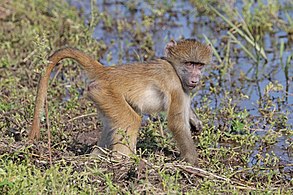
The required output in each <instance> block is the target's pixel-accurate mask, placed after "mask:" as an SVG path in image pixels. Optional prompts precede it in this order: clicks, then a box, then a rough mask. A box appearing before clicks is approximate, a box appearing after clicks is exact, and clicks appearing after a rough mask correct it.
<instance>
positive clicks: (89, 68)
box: [28, 47, 103, 140]
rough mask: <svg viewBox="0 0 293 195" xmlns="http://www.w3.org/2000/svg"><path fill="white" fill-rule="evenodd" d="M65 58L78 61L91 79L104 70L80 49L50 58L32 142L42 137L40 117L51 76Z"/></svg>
mask: <svg viewBox="0 0 293 195" xmlns="http://www.w3.org/2000/svg"><path fill="white" fill-rule="evenodd" d="M65 58H71V59H74V60H76V61H77V62H78V63H79V64H80V65H81V66H82V67H83V68H84V69H85V71H86V73H87V74H88V77H89V78H90V79H91V78H94V77H95V75H96V73H97V72H99V71H102V69H103V65H102V64H100V63H99V62H98V61H96V60H94V59H93V58H91V57H90V56H88V55H86V54H84V53H83V52H81V51H79V50H78V49H74V48H69V47H67V48H63V49H60V50H57V51H56V52H55V53H54V54H53V55H51V56H50V57H49V65H48V66H47V68H46V70H45V72H44V73H43V75H42V77H41V79H40V81H39V85H38V92H37V98H36V103H35V111H34V119H33V124H32V128H31V131H30V132H29V135H28V136H29V139H31V140H34V139H35V138H37V139H38V138H39V137H40V115H41V112H42V111H43V108H44V104H45V99H46V98H47V90H48V82H49V79H50V74H51V72H52V70H53V68H54V67H55V66H56V64H57V63H58V62H59V61H61V60H63V59H65Z"/></svg>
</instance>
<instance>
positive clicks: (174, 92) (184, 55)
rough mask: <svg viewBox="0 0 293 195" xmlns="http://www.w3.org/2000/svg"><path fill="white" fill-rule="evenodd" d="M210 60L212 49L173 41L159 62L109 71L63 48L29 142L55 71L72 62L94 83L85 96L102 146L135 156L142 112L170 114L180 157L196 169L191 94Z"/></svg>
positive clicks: (35, 132) (34, 134) (40, 103)
mask: <svg viewBox="0 0 293 195" xmlns="http://www.w3.org/2000/svg"><path fill="white" fill-rule="evenodd" d="M211 56H212V50H211V47H210V46H209V45H204V44H202V43H200V42H198V41H196V40H194V39H186V40H181V41H178V43H177V42H175V41H170V42H169V43H168V44H167V46H166V49H165V57H163V58H161V59H156V60H153V61H150V62H145V63H139V62H137V63H133V64H124V65H119V66H111V67H105V66H103V65H102V64H100V63H99V62H98V61H95V60H94V59H92V58H91V57H89V56H88V55H86V54H84V53H82V52H81V51H79V50H77V49H73V48H64V49H60V50H58V51H56V52H55V53H54V54H53V55H52V56H51V57H50V58H49V61H50V63H49V65H48V67H47V68H46V71H45V73H44V74H43V75H42V77H41V80H40V83H39V86H38V94H37V99H36V105H35V113H34V120H33V124H32V129H31V131H30V133H29V138H30V139H35V138H39V137H40V114H41V112H42V109H43V107H44V102H45V99H46V96H47V88H48V80H49V77H50V74H51V71H52V69H53V68H54V67H55V65H56V64H57V63H58V62H59V61H60V60H62V59H64V58H71V59H74V60H76V61H77V62H79V64H81V66H82V67H83V68H84V70H85V72H86V73H87V75H88V77H89V80H90V82H89V84H88V86H87V93H88V96H89V98H90V99H91V100H93V102H94V103H95V105H96V107H97V109H98V113H100V114H99V116H100V119H101V120H102V122H103V130H102V135H101V140H100V142H99V146H101V147H107V148H110V149H112V150H114V151H118V152H121V153H124V154H130V153H132V152H135V148H136V141H137V136H138V129H139V127H140V125H141V116H140V115H141V113H153V112H160V111H166V112H167V117H168V128H169V129H170V130H171V131H172V133H173V136H174V138H175V140H176V142H177V145H178V148H179V150H180V152H181V157H182V158H184V159H185V160H186V161H187V162H189V163H192V164H196V163H197V153H196V150H195V146H194V143H193V140H192V137H191V133H190V128H191V125H192V126H193V127H195V128H196V129H200V128H201V122H200V121H199V120H198V118H197V117H196V115H195V114H194V113H193V112H192V110H191V107H190V96H189V95H190V92H191V91H192V90H193V89H194V88H195V87H196V85H197V84H198V82H199V79H200V77H201V70H202V68H203V67H204V65H206V64H207V63H209V62H210V60H211Z"/></svg>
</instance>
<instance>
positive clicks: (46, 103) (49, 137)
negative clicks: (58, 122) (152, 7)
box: [45, 98, 52, 166]
mask: <svg viewBox="0 0 293 195" xmlns="http://www.w3.org/2000/svg"><path fill="white" fill-rule="evenodd" d="M45 113H46V123H47V134H48V150H49V160H50V166H52V151H51V132H50V121H49V111H48V101H47V98H46V100H45Z"/></svg>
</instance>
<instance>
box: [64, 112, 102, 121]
mask: <svg viewBox="0 0 293 195" xmlns="http://www.w3.org/2000/svg"><path fill="white" fill-rule="evenodd" d="M97 114H98V113H96V112H93V113H89V114H84V115H80V116H77V117H74V118H72V119H69V120H68V122H71V121H74V120H76V119H80V118H84V117H89V116H96V115H97Z"/></svg>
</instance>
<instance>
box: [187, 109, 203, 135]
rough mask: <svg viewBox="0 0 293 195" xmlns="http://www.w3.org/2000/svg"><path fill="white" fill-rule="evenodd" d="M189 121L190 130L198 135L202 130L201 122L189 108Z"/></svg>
mask: <svg viewBox="0 0 293 195" xmlns="http://www.w3.org/2000/svg"><path fill="white" fill-rule="evenodd" d="M189 123H190V130H191V132H194V133H195V134H196V135H199V134H200V133H201V131H202V122H201V121H200V120H199V119H198V118H197V116H196V114H195V113H194V112H193V111H192V110H190V117H189Z"/></svg>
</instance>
